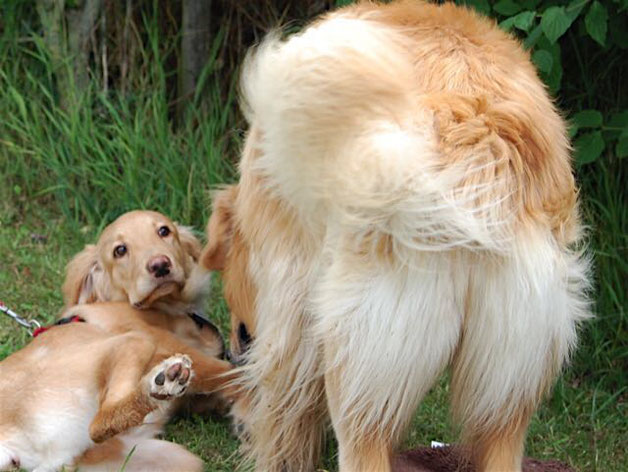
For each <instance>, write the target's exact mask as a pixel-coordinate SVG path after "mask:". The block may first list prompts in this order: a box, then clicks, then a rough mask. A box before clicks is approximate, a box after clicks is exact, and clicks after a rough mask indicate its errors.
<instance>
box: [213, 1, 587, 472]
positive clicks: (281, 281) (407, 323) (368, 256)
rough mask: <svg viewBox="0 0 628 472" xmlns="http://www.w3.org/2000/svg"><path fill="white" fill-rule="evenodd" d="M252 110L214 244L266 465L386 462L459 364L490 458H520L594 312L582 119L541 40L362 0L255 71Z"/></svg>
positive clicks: (253, 430)
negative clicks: (577, 152) (580, 197)
mask: <svg viewBox="0 0 628 472" xmlns="http://www.w3.org/2000/svg"><path fill="white" fill-rule="evenodd" d="M242 89H243V103H244V111H245V114H246V117H247V119H248V122H249V125H250V130H249V133H248V136H247V139H246V144H245V148H244V152H243V156H242V161H241V164H240V171H241V178H240V182H239V183H238V185H237V186H234V187H230V188H228V189H225V190H224V191H223V192H222V193H220V194H219V195H218V196H217V199H216V202H215V205H214V214H213V215H212V220H211V221H210V224H209V233H210V241H209V243H208V246H207V248H206V249H205V252H204V254H203V255H202V256H201V262H202V263H203V264H205V266H206V267H208V268H217V269H220V268H221V267H222V268H224V269H225V274H224V283H225V295H226V298H227V300H228V303H229V304H230V306H231V309H232V311H233V313H234V328H236V329H235V330H234V334H233V335H232V339H233V340H234V341H235V343H234V345H235V349H236V350H237V349H238V345H239V344H238V333H239V332H240V331H242V330H241V329H240V324H241V323H242V325H243V326H245V327H246V328H247V329H244V331H243V332H244V333H245V334H248V333H247V331H248V332H250V333H251V334H252V336H253V342H252V344H251V345H250V347H249V349H248V353H247V355H246V360H247V366H246V367H244V375H243V380H242V382H243V385H244V386H245V388H246V390H247V393H248V401H247V403H246V404H243V405H241V409H240V410H239V411H240V412H241V414H242V415H243V419H244V421H245V423H246V428H247V437H248V443H247V446H246V451H247V454H248V457H249V458H250V459H252V460H254V461H255V463H256V467H257V469H258V470H264V471H283V470H289V471H303V470H313V469H314V468H315V465H316V464H317V460H318V457H319V452H320V450H321V443H322V438H323V435H324V431H325V427H326V422H327V419H328V418H329V419H330V420H331V424H332V426H333V429H334V432H335V435H336V437H337V439H338V442H339V463H340V469H341V470H342V471H366V470H372V471H386V470H390V457H391V453H392V452H393V451H394V448H395V446H396V445H397V444H398V442H399V439H400V438H402V437H403V434H404V432H405V430H406V427H407V425H408V423H409V421H410V419H411V418H412V416H413V413H414V411H415V409H416V408H417V405H418V403H419V401H420V400H421V398H422V397H423V395H424V394H425V393H426V392H427V391H428V390H429V389H430V387H431V386H432V385H433V383H434V381H435V380H436V378H437V377H438V376H439V375H440V374H441V373H442V372H443V370H444V369H445V368H446V367H447V366H448V365H449V366H451V377H452V378H451V392H452V407H453V413H454V416H455V418H456V419H457V420H458V421H459V422H460V424H461V426H462V431H463V439H464V440H465V441H466V443H467V444H468V445H469V446H470V450H471V451H472V453H473V457H472V459H473V461H474V462H475V464H476V466H477V468H478V470H483V471H487V470H492V471H505V470H509V471H510V470H520V468H521V457H522V453H523V447H524V439H525V433H526V429H527V426H528V423H529V420H530V417H531V415H532V414H533V412H534V411H535V409H536V407H537V405H538V403H539V401H540V399H541V398H542V396H543V394H544V393H545V392H547V390H548V388H549V387H550V386H551V385H552V382H553V380H554V378H555V377H556V375H557V373H558V372H559V371H560V369H561V366H562V365H563V363H564V362H565V360H566V359H567V358H568V356H569V352H570V350H571V349H572V347H573V346H574V344H575V342H576V325H577V323H578V321H579V320H582V319H584V318H586V317H587V316H588V314H589V307H588V302H587V298H586V289H587V286H588V284H587V277H588V262H587V259H586V258H585V257H583V256H582V255H581V252H580V251H578V250H577V248H575V246H574V245H577V243H578V242H579V240H580V238H581V224H580V221H579V215H578V208H577V191H576V188H575V184H574V178H573V175H572V171H571V167H570V155H569V142H568V139H567V135H566V132H565V124H564V121H563V120H562V119H561V117H560V115H559V113H558V112H557V111H556V109H555V108H554V106H553V104H552V101H551V99H550V97H548V94H547V92H546V90H545V88H544V87H543V84H542V83H541V81H540V80H539V78H538V76H537V74H536V71H535V69H534V66H533V65H532V63H531V61H530V57H529V54H528V53H527V52H526V51H524V50H523V48H522V47H521V45H520V44H519V43H518V42H517V41H516V40H514V39H513V38H511V37H509V36H508V34H506V33H504V32H503V31H500V30H499V29H498V28H497V27H496V26H495V24H494V23H493V22H491V21H490V20H488V19H486V18H483V17H481V16H479V15H477V14H475V13H473V12H472V11H470V10H467V9H464V8H460V7H456V6H455V5H453V4H444V5H431V4H426V3H422V2H418V1H412V2H410V1H406V2H396V3H392V4H388V5H375V4H372V3H361V4H358V5H354V6H350V7H347V8H344V9H341V10H338V11H336V12H334V13H331V14H329V15H327V16H325V17H323V18H322V19H320V20H318V21H317V22H315V23H314V24H312V25H311V26H310V27H308V28H307V29H305V30H304V31H303V32H302V33H300V34H298V35H295V36H292V37H291V38H290V39H288V40H286V41H283V40H281V39H280V38H279V37H278V36H271V37H270V38H269V39H267V40H266V41H265V42H264V43H262V44H261V45H260V46H259V47H258V48H257V50H256V51H254V52H253V53H252V54H251V55H250V57H249V58H248V60H247V62H246V64H245V67H244V71H243V77H242Z"/></svg>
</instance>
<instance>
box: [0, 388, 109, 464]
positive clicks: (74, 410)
mask: <svg viewBox="0 0 628 472" xmlns="http://www.w3.org/2000/svg"><path fill="white" fill-rule="evenodd" d="M27 408H28V409H29V412H28V414H26V415H25V416H24V417H23V420H22V422H21V423H22V424H16V425H13V427H11V428H10V429H9V430H8V431H5V432H4V434H3V435H2V436H3V438H2V441H1V443H0V446H2V447H3V448H4V449H6V450H8V451H10V454H11V455H12V456H13V458H15V459H17V460H19V463H20V465H21V467H22V468H24V469H26V470H32V469H34V468H35V467H40V468H42V470H48V469H50V470H57V469H59V468H60V467H61V466H62V465H64V464H68V465H69V464H72V462H73V460H74V459H75V458H76V457H77V456H78V455H80V454H81V453H82V452H83V451H85V450H86V449H87V448H88V447H90V446H91V445H93V444H94V443H93V441H92V440H91V439H90V437H89V425H90V423H91V421H92V419H93V418H94V416H95V415H96V412H97V411H98V396H97V395H95V394H94V392H88V391H87V390H84V389H77V388H72V389H67V388H66V389H64V388H62V387H56V388H50V389H47V390H46V391H44V392H42V394H41V395H40V396H39V398H38V401H37V402H36V403H35V404H32V403H31V404H29V405H28V406H27Z"/></svg>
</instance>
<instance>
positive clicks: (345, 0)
mask: <svg viewBox="0 0 628 472" xmlns="http://www.w3.org/2000/svg"><path fill="white" fill-rule="evenodd" d="M352 3H353V0H336V7H337V8H340V7H346V6H347V5H351V4H352Z"/></svg>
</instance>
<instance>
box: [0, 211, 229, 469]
mask: <svg viewBox="0 0 628 472" xmlns="http://www.w3.org/2000/svg"><path fill="white" fill-rule="evenodd" d="M164 227H165V228H168V230H167V231H165V230H164V229H163V228H164ZM119 245H124V246H125V251H124V253H123V254H122V256H118V257H115V256H114V251H115V248H116V247H117V246H119ZM200 248H201V245H200V242H199V241H198V240H197V239H196V238H195V237H194V235H193V234H192V232H191V231H190V230H189V229H188V228H183V227H179V226H177V225H175V224H174V223H172V221H170V220H169V219H168V218H167V217H166V216H164V215H162V214H160V213H156V212H150V211H134V212H129V213H126V214H124V215H122V216H121V217H120V218H118V219H117V220H116V221H114V222H113V223H112V224H111V225H109V226H107V228H105V230H104V231H103V233H102V235H101V236H100V238H99V240H98V243H97V244H96V245H88V246H87V247H86V248H85V249H84V250H83V251H82V252H81V253H79V254H78V255H77V256H76V257H75V258H74V259H73V260H72V261H71V262H70V263H69V264H68V267H67V274H66V281H65V283H64V286H63V290H64V297H65V301H66V304H67V305H68V307H69V308H66V310H65V311H64V313H63V316H66V317H72V316H80V317H81V318H82V319H83V320H85V322H83V323H71V324H70V325H64V326H58V327H52V328H51V329H50V330H49V331H46V332H44V333H42V334H41V335H40V336H39V337H38V338H37V339H35V340H34V341H32V342H31V343H30V344H29V345H27V346H26V347H25V348H24V349H22V350H21V351H18V352H17V353H14V354H13V355H12V356H10V357H9V358H8V359H6V360H4V361H3V362H2V363H0V372H2V377H3V381H2V383H1V384H0V402H1V403H2V404H4V405H8V404H10V405H13V408H12V409H11V410H8V409H3V410H2V411H1V412H0V470H5V469H4V468H5V467H10V466H11V464H12V463H18V462H19V463H21V465H22V466H23V467H25V468H27V469H32V468H35V467H38V468H37V470H49V469H50V470H56V469H58V468H59V467H60V466H62V465H67V466H69V465H78V466H79V467H80V468H81V470H91V471H97V470H118V469H119V468H120V466H121V465H122V464H123V463H124V461H125V459H126V457H127V455H128V454H129V452H130V450H131V448H133V447H134V446H135V445H137V450H136V451H135V453H134V454H133V459H132V460H131V461H130V462H129V463H128V464H127V467H126V470H136V471H141V470H163V471H169V470H200V469H202V462H201V461H200V459H199V458H197V457H196V456H194V455H193V454H191V453H189V452H188V451H186V450H185V449H184V448H182V447H181V446H178V445H176V444H172V443H168V442H165V441H160V440H156V439H153V438H154V437H155V436H156V435H157V434H159V433H160V430H161V428H162V427H163V425H164V424H165V423H166V421H167V420H168V419H169V418H170V416H171V415H172V414H173V413H174V411H175V410H176V409H180V407H181V406H182V400H183V398H181V400H177V401H171V400H173V399H174V398H175V397H171V398H166V400H168V401H164V400H160V398H161V396H162V395H161V394H159V389H160V388H163V387H160V386H159V385H158V383H157V382H156V376H157V375H158V372H166V373H167V372H169V367H172V366H171V364H173V363H175V364H177V365H179V366H180V367H179V372H184V371H189V370H190V368H189V366H187V367H186V365H185V363H186V362H188V361H187V360H189V361H190V362H192V363H193V372H192V371H190V372H191V373H188V375H187V377H190V376H191V381H190V378H185V379H184V378H183V377H185V376H184V375H183V374H181V375H180V377H179V378H178V379H175V380H182V382H183V383H184V384H185V385H186V386H187V385H188V384H189V388H187V392H189V393H191V394H201V395H200V396H199V395H186V399H188V400H189V402H190V405H189V406H191V407H192V408H193V409H198V408H199V407H208V406H210V407H215V406H219V407H220V406H222V405H221V403H224V402H225V400H227V402H230V401H231V400H230V399H229V398H230V397H232V396H233V395H234V392H233V390H231V389H230V388H229V387H228V384H229V382H230V381H231V380H232V375H231V369H232V365H231V364H230V363H229V362H226V361H223V360H220V359H218V357H222V356H223V354H224V343H223V340H222V338H221V336H220V333H219V332H218V330H217V329H216V327H215V326H213V325H212V324H211V323H210V322H208V321H202V319H201V318H200V317H199V316H198V315H202V305H203V301H204V295H205V293H206V290H207V287H206V285H207V282H208V273H207V271H205V270H204V269H202V268H199V267H198V265H197V263H196V262H197V260H198V257H199V255H200ZM151 266H152V268H151ZM111 300H119V301H117V302H112V301H111ZM129 302H131V303H133V304H134V305H136V306H138V307H141V308H142V310H138V309H135V308H133V307H132V306H131V305H129ZM85 303H88V304H85ZM149 307H152V308H149ZM192 314H193V315H194V316H196V317H195V318H194V317H191V316H188V315H192ZM181 366H182V367H181ZM155 369H157V370H156V371H155ZM33 379H36V380H33ZM168 383H171V384H172V382H166V384H168ZM176 384H177V383H176V382H174V385H175V386H176ZM212 392H217V393H215V394H212V395H211V396H208V395H207V394H210V393H212ZM183 393H184V392H183V391H181V392H177V394H176V397H180V396H181V395H182V394H183ZM67 409H69V411H71V413H70V414H68V413H67V411H68V410H67ZM64 412H66V413H64ZM31 419H32V420H31ZM66 433H67V434H66ZM60 440H61V443H59V441H60ZM94 443H97V444H94Z"/></svg>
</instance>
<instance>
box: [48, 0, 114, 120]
mask: <svg viewBox="0 0 628 472" xmlns="http://www.w3.org/2000/svg"><path fill="white" fill-rule="evenodd" d="M73 4H74V6H72V7H70V6H68V5H67V3H66V1H65V0H37V12H38V13H39V18H40V21H41V24H42V26H43V30H44V42H45V44H46V46H47V47H48V51H49V54H50V61H51V65H52V68H53V73H54V75H55V78H56V81H57V91H58V94H59V104H60V105H61V107H62V108H64V109H66V110H67V109H68V108H69V107H71V106H73V105H75V104H76V103H77V100H78V99H79V97H80V95H81V94H82V92H84V91H85V90H86V89H87V87H88V85H89V40H90V36H91V33H92V29H93V28H94V27H95V25H96V21H97V19H98V15H99V14H100V12H101V10H102V6H103V0H82V1H80V0H79V1H76V2H73Z"/></svg>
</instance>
